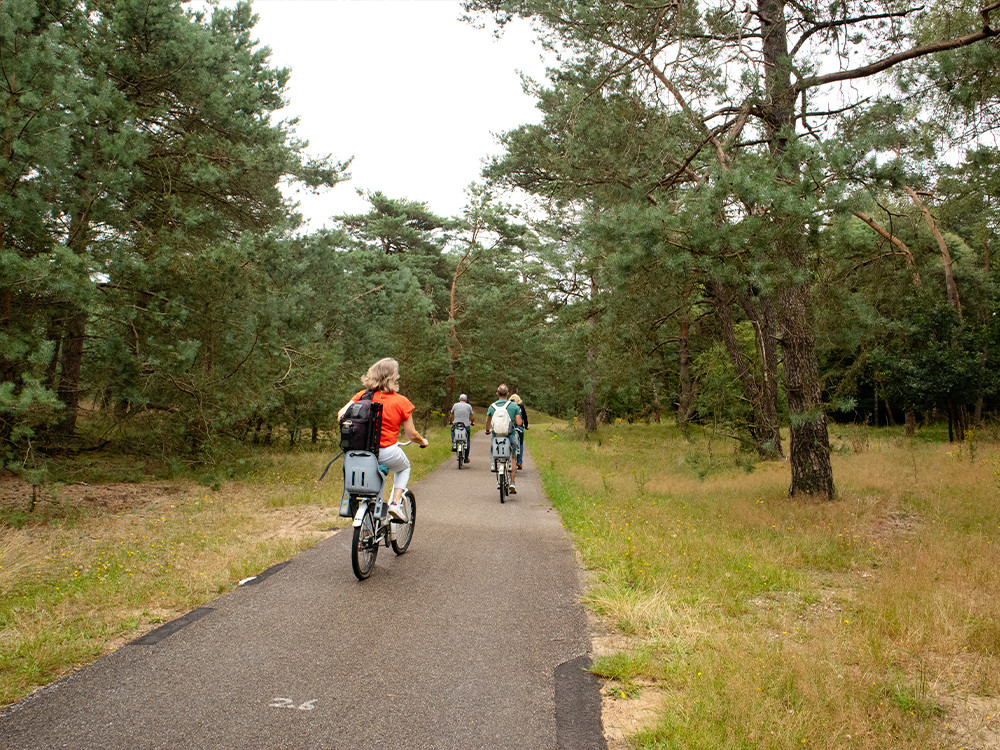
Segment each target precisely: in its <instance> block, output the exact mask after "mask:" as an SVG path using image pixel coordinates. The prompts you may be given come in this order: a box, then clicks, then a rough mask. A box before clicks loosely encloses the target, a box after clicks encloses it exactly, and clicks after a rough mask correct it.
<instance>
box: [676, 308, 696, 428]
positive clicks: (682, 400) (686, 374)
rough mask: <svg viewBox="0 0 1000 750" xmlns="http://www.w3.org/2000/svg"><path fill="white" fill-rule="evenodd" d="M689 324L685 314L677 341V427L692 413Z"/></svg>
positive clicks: (687, 419)
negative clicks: (678, 367) (678, 357)
mask: <svg viewBox="0 0 1000 750" xmlns="http://www.w3.org/2000/svg"><path fill="white" fill-rule="evenodd" d="M690 335H691V323H690V322H689V321H688V319H687V315H686V314H685V316H684V318H682V319H681V332H680V339H679V345H680V346H679V348H680V371H679V372H678V378H677V379H678V384H677V386H678V387H677V390H678V398H677V425H678V426H679V427H684V426H685V425H687V423H688V422H689V421H690V420H691V413H692V412H693V411H694V398H695V393H694V381H693V379H692V377H691V341H690Z"/></svg>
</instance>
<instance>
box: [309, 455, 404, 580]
mask: <svg viewBox="0 0 1000 750" xmlns="http://www.w3.org/2000/svg"><path fill="white" fill-rule="evenodd" d="M400 445H409V442H407V443H400ZM324 473H325V472H324ZM388 475H389V469H388V467H386V466H383V465H381V464H379V462H378V458H377V457H376V455H375V454H374V453H372V452H370V451H347V452H346V453H344V494H343V495H342V496H341V499H340V511H339V515H341V516H343V517H345V518H352V519H353V521H352V524H351V525H352V526H353V529H354V531H353V541H352V548H351V565H352V567H353V569H354V575H355V576H356V577H357V578H358V579H359V580H364V579H365V578H367V577H368V576H369V575H371V572H372V570H373V569H374V567H375V557H376V555H377V553H378V548H379V547H380V546H382V545H383V544H384V545H385V546H386V547H389V546H391V547H392V549H393V551H394V552H395V553H396V554H397V555H401V554H403V553H404V552H406V550H407V549H408V548H409V546H410V541H411V539H412V538H413V527H414V524H415V522H416V513H417V506H416V499H415V498H414V496H413V492H411V491H410V490H409V489H407V490H406V492H404V493H403V496H402V497H401V498H400V502H401V505H402V508H403V514H404V516H405V520H403V521H398V520H391V519H389V517H388V515H389V513H388V510H389V503H388V502H387V501H386V500H385V499H384V498H383V492H384V489H385V480H386V478H387V477H388Z"/></svg>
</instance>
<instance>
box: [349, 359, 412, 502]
mask: <svg viewBox="0 0 1000 750" xmlns="http://www.w3.org/2000/svg"><path fill="white" fill-rule="evenodd" d="M361 383H362V385H364V387H365V388H367V389H369V390H372V391H375V394H374V395H373V396H372V401H375V402H377V403H380V404H382V435H381V439H380V440H379V451H378V462H379V463H380V464H383V465H384V466H387V467H388V468H389V469H390V470H391V471H393V472H395V475H394V476H393V480H392V500H391V501H390V502H389V515H390V516H392V517H393V518H397V519H399V520H402V521H405V520H406V513H405V512H404V510H403V506H402V505H401V504H400V502H399V499H400V498H401V497H402V496H403V490H405V489H406V483H407V481H409V479H410V459H408V458H407V457H406V453H404V452H403V449H402V448H400V447H399V445H397V443H398V442H399V430H400V428H401V427H402V429H403V432H404V433H405V434H406V437H408V438H409V439H410V440H413V441H414V442H416V443H417V444H418V445H420V446H422V447H424V448H426V447H427V441H426V440H425V439H424V438H423V437H421V435H420V433H419V432H417V428H416V427H414V425H413V404H412V403H410V399H408V398H407V397H406V396H404V395H403V394H401V393H398V390H399V363H398V362H397V361H396V360H394V359H392V357H386V358H384V359H380V360H379V361H378V362H376V363H375V364H373V365H372V366H371V367H369V368H368V372H367V373H366V374H365V376H364V377H363V378H361ZM364 393H365V392H364V391H358V392H357V393H356V394H354V397H353V398H352V399H351V400H350V401H348V402H347V403H346V404H344V407H343V408H342V409H341V410H340V412H339V413H338V414H337V418H338V419H339V418H340V417H342V416H344V412H346V411H347V408H348V407H349V406H350V405H351V404H352V403H353V402H355V401H358V400H359V399H360V398H361V397H362V396H363V395H364Z"/></svg>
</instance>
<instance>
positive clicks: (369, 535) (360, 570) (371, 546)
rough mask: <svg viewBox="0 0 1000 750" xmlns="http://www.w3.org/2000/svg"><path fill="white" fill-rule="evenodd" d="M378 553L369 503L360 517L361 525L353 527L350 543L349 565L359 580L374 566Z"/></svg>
mask: <svg viewBox="0 0 1000 750" xmlns="http://www.w3.org/2000/svg"><path fill="white" fill-rule="evenodd" d="M376 555H378V539H376V538H375V514H374V513H372V508H371V505H369V506H368V509H367V510H366V511H365V515H364V516H363V517H362V518H361V525H360V526H355V527H354V541H353V543H352V544H351V567H352V568H354V575H355V576H357V579H358V580H359V581H363V580H365V579H366V578H367V577H368V576H370V575H371V574H372V570H373V569H374V568H375V556H376Z"/></svg>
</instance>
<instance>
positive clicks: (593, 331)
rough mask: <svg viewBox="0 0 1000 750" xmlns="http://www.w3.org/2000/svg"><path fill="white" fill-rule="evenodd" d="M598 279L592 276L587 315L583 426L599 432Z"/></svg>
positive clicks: (590, 431)
mask: <svg viewBox="0 0 1000 750" xmlns="http://www.w3.org/2000/svg"><path fill="white" fill-rule="evenodd" d="M596 305H597V279H596V278H594V277H593V276H591V277H590V307H591V311H590V315H589V316H588V317H587V364H586V368H587V370H586V373H587V383H586V391H585V393H584V398H583V426H584V430H585V431H586V433H587V434H588V435H590V434H592V433H594V432H597V310H596V309H595V307H596Z"/></svg>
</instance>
